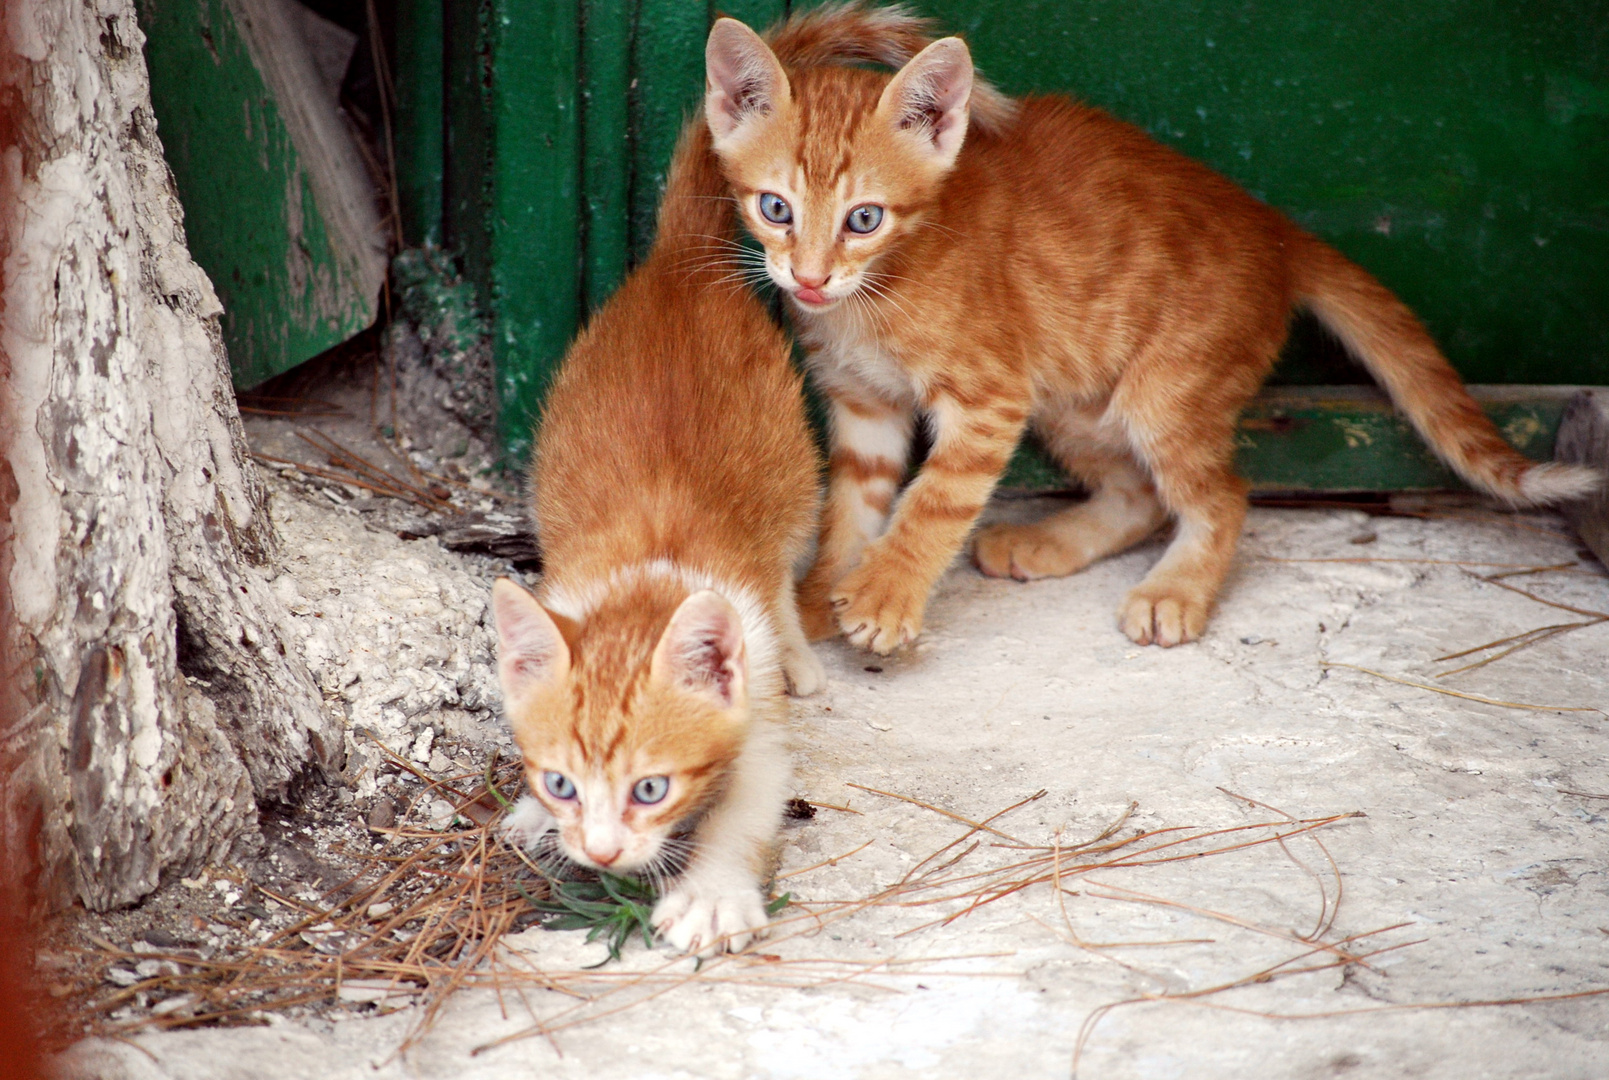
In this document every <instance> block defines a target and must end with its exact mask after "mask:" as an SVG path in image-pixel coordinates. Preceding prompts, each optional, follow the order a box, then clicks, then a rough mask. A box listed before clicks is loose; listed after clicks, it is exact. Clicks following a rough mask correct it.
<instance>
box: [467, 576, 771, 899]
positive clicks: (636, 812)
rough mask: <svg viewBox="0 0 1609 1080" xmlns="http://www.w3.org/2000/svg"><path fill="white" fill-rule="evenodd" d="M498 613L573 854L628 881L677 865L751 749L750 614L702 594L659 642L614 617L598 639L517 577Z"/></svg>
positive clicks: (543, 782)
mask: <svg viewBox="0 0 1609 1080" xmlns="http://www.w3.org/2000/svg"><path fill="white" fill-rule="evenodd" d="M493 609H494V612H495V614H496V618H497V629H498V676H499V680H500V682H501V683H502V687H503V700H504V708H505V711H506V712H507V713H508V716H509V720H510V723H511V724H512V726H513V729H514V737H515V741H516V742H518V743H519V746H520V750H521V753H522V754H523V755H524V758H525V776H526V784H527V786H528V788H529V789H530V792H531V794H533V795H534V796H536V798H537V799H539V800H541V802H542V804H543V805H544V806H545V807H546V808H547V810H548V812H549V813H551V814H552V815H553V818H554V820H555V822H556V823H557V824H558V828H559V843H560V847H561V848H562V850H563V852H564V854H565V855H566V856H567V857H569V858H570V859H572V860H574V861H575V862H577V863H580V864H581V865H583V866H588V867H591V868H593V869H596V870H609V871H611V872H614V873H627V872H633V871H644V870H650V871H651V870H655V869H664V868H665V866H666V862H667V860H668V859H670V858H671V857H672V856H674V855H677V854H679V853H680V852H679V850H678V841H677V839H676V838H677V835H678V834H679V833H683V832H686V831H687V829H688V827H689V826H690V825H691V824H692V822H693V821H695V820H696V819H697V817H698V816H699V814H700V813H701V812H702V811H703V810H704V809H705V808H706V807H707V806H709V805H710V804H711V803H712V802H714V801H715V799H716V798H717V797H718V796H719V794H720V791H721V787H722V785H723V784H724V783H725V781H726V777H727V775H728V773H729V771H730V769H731V766H732V764H733V762H734V761H735V760H736V758H737V755H738V754H739V753H740V752H741V750H742V748H743V742H744V738H745V736H746V733H747V726H748V725H747V708H746V698H745V682H746V678H747V670H746V660H745V657H744V650H743V638H742V629H741V626H740V625H739V624H738V621H737V613H736V611H735V610H733V609H732V607H731V605H730V604H729V603H727V602H726V601H725V600H724V599H722V598H721V597H720V596H718V595H716V594H715V593H713V592H701V593H695V594H694V595H693V596H691V597H688V599H687V600H686V601H684V602H683V603H682V605H681V606H680V607H679V608H677V609H676V613H675V614H674V615H673V616H672V617H671V619H670V623H669V625H668V626H666V627H665V628H664V630H663V633H662V634H660V635H659V637H658V640H657V643H656V641H655V639H654V638H653V637H652V636H646V637H645V636H644V635H643V633H642V627H641V626H639V625H635V624H633V623H632V622H631V621H630V620H629V618H628V619H625V620H622V621H621V625H619V626H615V627H611V626H610V625H609V623H610V622H611V619H612V618H613V615H612V614H611V613H607V612H606V613H602V614H599V615H597V616H596V617H595V618H594V620H593V622H594V623H596V625H589V627H588V628H587V629H586V631H584V632H582V631H580V630H579V629H578V628H576V627H574V626H573V624H566V628H565V629H561V628H560V623H561V622H564V620H562V619H558V620H556V619H555V617H554V616H553V615H551V614H550V613H549V612H547V611H546V610H545V609H543V608H542V606H541V605H540V604H538V603H537V601H536V599H535V598H534V597H532V596H531V595H530V594H529V593H527V592H526V591H525V590H524V589H521V588H520V587H519V586H517V585H514V584H513V583H512V582H509V581H507V580H503V581H499V582H498V583H497V585H496V587H495V588H494V590H493ZM663 618H664V616H663V615H661V616H660V619H661V620H663Z"/></svg>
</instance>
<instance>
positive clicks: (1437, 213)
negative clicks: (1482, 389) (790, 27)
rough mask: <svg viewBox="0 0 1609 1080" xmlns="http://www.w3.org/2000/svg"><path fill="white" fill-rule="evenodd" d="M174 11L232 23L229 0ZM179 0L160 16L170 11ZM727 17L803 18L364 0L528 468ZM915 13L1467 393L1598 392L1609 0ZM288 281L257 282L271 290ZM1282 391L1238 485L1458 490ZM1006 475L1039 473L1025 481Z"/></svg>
mask: <svg viewBox="0 0 1609 1080" xmlns="http://www.w3.org/2000/svg"><path fill="white" fill-rule="evenodd" d="M230 2H238V0H230ZM287 2H289V0H287ZM191 3H193V4H196V5H199V8H198V10H201V11H203V12H213V11H221V10H222V9H221V6H220V5H221V4H222V0H191ZM189 6H190V4H182V5H174V6H172V7H169V6H167V5H155V4H150V5H149V8H148V12H149V13H152V15H151V17H152V18H158V17H161V18H166V17H168V16H167V15H166V14H163V13H164V12H169V11H175V10H178V9H179V8H181V7H182V8H184V9H185V10H188V9H189ZM717 6H718V7H719V9H720V10H721V11H723V12H726V13H729V14H732V15H735V16H737V17H739V18H743V19H745V20H746V21H748V22H750V23H751V24H753V25H756V26H763V25H765V24H767V23H769V22H771V21H773V20H774V19H776V18H779V17H781V16H783V15H785V14H786V13H787V10H788V9H789V7H790V4H789V3H788V0H728V2H724V3H720V4H719V5H716V4H713V3H710V2H707V0H694V2H689V0H380V2H379V3H378V4H377V10H379V12H380V17H381V19H382V21H383V22H385V23H386V25H387V26H388V27H389V40H388V44H389V46H390V49H391V54H392V66H393V70H394V71H395V72H396V81H397V87H396V89H397V100H398V104H399V109H398V115H397V118H396V145H397V156H398V162H397V164H398V194H399V198H400V201H401V205H402V210H403V218H404V222H403V224H404V232H405V235H406V237H407V238H408V240H409V242H411V243H438V242H439V243H441V244H444V245H445V246H446V248H447V249H448V250H449V251H450V252H453V253H455V254H456V256H457V257H458V258H459V259H460V260H461V262H462V265H463V268H464V270H465V271H466V274H467V276H468V277H469V279H470V280H471V281H472V282H474V283H475V285H476V286H477V288H478V291H479V293H480V299H481V305H482V308H483V310H484V311H485V313H486V314H487V316H488V326H489V328H490V333H491V334H492V338H493V345H494V351H495V355H496V358H497V371H498V380H499V385H498V391H499V398H500V401H501V405H502V411H501V421H500V422H501V428H502V433H503V436H504V439H505V442H506V444H507V445H508V447H509V448H510V450H511V451H512V453H513V454H514V456H516V457H518V456H523V454H524V453H525V452H526V450H527V449H528V447H529V433H530V429H531V425H532V423H533V422H534V420H535V418H536V416H537V413H538V409H539V404H540V400H541V395H542V391H543V388H544V387H545V385H546V381H547V379H548V378H549V377H550V375H551V373H552V370H553V368H554V365H555V364H556V363H557V362H558V360H559V358H560V357H561V356H562V355H563V352H564V349H565V347H566V345H567V344H568V342H569V340H570V339H571V337H572V336H573V335H574V333H575V331H576V329H577V328H578V327H579V325H580V323H581V321H582V320H583V319H584V318H585V315H586V312H587V311H588V310H590V309H591V308H592V307H594V306H596V305H597V304H598V303H599V302H600V301H601V300H602V299H604V298H605V297H607V296H608V295H609V293H610V292H611V291H612V290H613V289H614V288H615V286H616V285H618V284H619V282H620V280H621V278H622V277H623V275H624V274H625V273H626V271H627V269H628V268H629V267H630V266H631V265H632V262H633V260H634V259H635V258H636V257H637V256H638V255H640V254H641V252H642V251H643V250H644V248H645V247H646V245H647V243H648V242H649V240H650V239H651V237H652V231H653V214H654V207H655V204H656V202H657V199H658V195H659V191H660V187H661V184H662V182H663V170H664V167H665V163H666V162H667V160H668V158H669V156H670V152H671V148H672V146H673V144H674V142H675V138H676V133H677V130H678V129H679V127H680V125H681V124H682V122H683V120H684V119H685V118H686V117H687V116H688V115H689V114H690V112H691V110H692V109H693V108H694V107H695V106H696V104H697V101H698V98H699V95H700V92H701V89H702V85H703V70H702V66H703V64H702V55H703V39H704V35H705V32H706V30H707V28H708V26H709V23H710V20H711V18H712V15H713V11H714V10H715V8H716V7H717ZM915 6H917V7H918V8H919V9H921V10H922V11H923V12H924V13H927V14H930V15H933V16H934V17H936V18H937V19H938V20H939V21H940V23H941V24H942V25H943V26H944V27H946V28H948V29H951V30H954V31H957V32H960V33H963V34H965V35H966V37H967V39H968V41H969V42H970V43H971V45H972V47H973V51H974V55H975V57H976V59H977V61H978V63H979V66H980V67H981V68H982V69H983V70H984V71H985V73H987V74H988V75H989V76H990V77H991V78H993V79H994V80H995V81H997V82H998V83H999V84H1000V85H1001V86H1003V87H1004V88H1005V89H1007V90H1008V91H1011V92H1013V93H1042V92H1054V93H1067V94H1072V95H1075V96H1078V97H1080V98H1083V99H1084V100H1087V101H1089V102H1092V103H1094V104H1097V105H1100V106H1102V107H1104V108H1107V109H1109V110H1110V111H1112V112H1113V113H1115V114H1116V115H1118V116H1121V117H1123V118H1125V119H1128V120H1131V121H1133V122H1135V123H1137V124H1139V125H1140V126H1142V127H1144V128H1145V129H1146V130H1147V131H1149V132H1150V133H1151V134H1152V135H1154V136H1155V137H1157V138H1158V139H1161V140H1162V141H1164V142H1166V143H1168V144H1169V145H1172V146H1175V147H1177V148H1178V149H1180V150H1181V151H1183V152H1184V153H1187V154H1190V155H1192V156H1194V157H1197V158H1200V159H1201V160H1204V161H1206V162H1208V163H1210V164H1211V165H1213V166H1214V167H1216V168H1218V169H1220V170H1221V171H1223V172H1225V173H1226V174H1228V175H1229V176H1231V177H1232V178H1234V179H1235V180H1237V181H1239V182H1240V183H1241V184H1243V185H1244V186H1246V187H1247V188H1248V189H1249V190H1250V191H1252V192H1253V193H1254V194H1255V195H1257V196H1258V197H1259V198H1262V199H1264V200H1266V201H1268V202H1269V203H1271V204H1273V205H1275V206H1278V207H1280V208H1281V209H1283V210H1285V211H1286V212H1287V213H1289V214H1290V215H1291V216H1292V217H1293V218H1295V219H1296V220H1297V221H1298V222H1300V223H1301V224H1303V225H1304V226H1306V227H1308V228H1310V229H1311V230H1313V231H1314V232H1316V233H1318V234H1319V235H1320V236H1323V237H1324V238H1326V239H1327V240H1329V241H1330V242H1332V243H1334V244H1335V245H1336V246H1338V247H1339V248H1341V250H1343V251H1345V252H1346V253H1347V254H1348V255H1350V256H1352V257H1353V258H1354V259H1356V260H1357V261H1359V262H1360V263H1362V264H1363V265H1364V266H1366V267H1367V268H1369V269H1370V270H1371V271H1372V272H1374V273H1375V274H1376V275H1377V276H1379V277H1380V278H1381V279H1382V280H1383V281H1384V282H1385V283H1386V284H1387V285H1389V286H1390V287H1391V288H1393V289H1395V290H1396V291H1397V292H1398V293H1399V294H1400V295H1401V296H1402V297H1403V298H1404V299H1405V300H1406V301H1407V302H1408V303H1409V304H1410V305H1412V306H1413V307H1414V309H1415V310H1416V311H1418V312H1419V313H1420V315H1421V316H1422V317H1423V318H1424V319H1425V321H1426V322H1427V324H1428V325H1429V326H1430V327H1431V329H1432V331H1433V332H1434V333H1435V334H1436V336H1437V338H1438V340H1439V341H1440V342H1441V343H1442V345H1443V347H1444V349H1445V350H1446V352H1447V354H1448V355H1449V357H1450V358H1451V359H1452V361H1453V363H1454V364H1455V365H1456V366H1457V367H1458V368H1459V370H1460V371H1461V372H1462V373H1463V374H1464V376H1465V378H1466V379H1467V380H1469V381H1470V382H1473V383H1487V384H1500V385H1505V386H1513V385H1526V384H1541V385H1553V386H1557V385H1562V384H1604V383H1609V273H1606V272H1605V271H1604V269H1603V268H1604V267H1606V266H1609V0H1534V2H1530V3H1523V4H1519V3H1513V2H1512V0H1509V2H1500V0H1419V2H1416V3H1411V4H1403V3H1401V2H1400V0H1352V2H1351V3H1347V4H1334V3H1331V2H1329V0H1285V2H1282V3H1279V4H1258V3H1250V2H1236V3H1205V2H1201V0H986V2H978V0H918V2H917V4H916V5H915ZM209 17H216V16H209ZM154 42H155V35H153V43H154ZM190 48H191V51H192V52H195V51H197V50H198V49H199V48H200V46H199V45H196V44H195V43H191V45H190ZM151 59H152V68H153V79H154V80H155V81H156V82H157V83H158V84H161V83H162V82H163V80H164V79H168V80H170V81H171V79H172V78H173V75H172V73H171V72H168V73H164V72H163V71H162V70H159V69H160V68H162V67H163V65H164V64H172V63H178V62H180V61H179V60H163V59H162V58H161V57H160V56H159V55H158V54H157V52H156V51H155V47H154V44H153V51H152V56H151ZM183 63H187V64H192V65H194V64H199V63H200V61H199V59H197V58H196V57H190V58H186V59H183ZM198 85H199V84H198ZM209 92H210V91H209ZM163 123H164V130H163V133H164V137H165V138H166V137H167V136H168V135H169V127H168V121H167V120H166V119H165V118H164V120H163ZM172 152H173V151H172V150H171V149H170V153H172ZM184 187H185V180H184V174H183V171H182V170H181V191H183V189H184ZM278 190H281V191H289V190H291V188H289V187H286V186H284V185H281V187H280V189H278ZM185 198H186V204H187V207H189V208H190V221H191V236H192V242H193V244H195V245H196V247H197V249H198V252H199V251H200V250H202V249H203V248H204V247H206V245H209V244H217V243H218V242H219V241H218V239H217V237H216V236H213V235H211V234H210V233H209V229H212V226H208V225H206V224H205V222H204V220H203V219H204V218H205V216H206V214H207V213H210V211H209V210H206V209H205V208H202V209H201V210H199V211H198V209H197V208H194V207H190V195H189V194H188V193H186V194H185ZM276 198H278V199H280V201H281V202H283V196H276V195H273V194H272V193H268V192H266V191H265V192H264V193H262V194H261V196H260V199H259V197H258V196H256V195H254V196H253V197H252V201H253V202H258V201H260V202H261V203H262V206H263V207H267V208H269V209H272V208H273V207H274V205H275V203H274V199H276ZM212 201H213V203H214V204H218V203H221V202H222V200H219V199H213V200H212ZM276 212H277V211H276ZM214 231H216V230H214ZM270 254H272V253H270ZM265 258H266V257H265ZM267 261H269V262H271V261H272V260H271V258H268V259H267ZM282 287H283V286H282V285H281V284H279V283H277V282H276V281H274V280H269V279H264V280H263V281H262V282H261V283H260V289H259V291H260V292H261V291H263V290H273V289H276V288H282ZM1275 381H1276V382H1280V383H1284V384H1287V385H1290V384H1295V385H1298V386H1300V385H1308V386H1335V385H1337V384H1355V383H1360V382H1366V381H1367V380H1366V378H1365V376H1364V375H1363V374H1362V372H1361V371H1360V369H1358V368H1357V367H1356V366H1354V365H1352V364H1351V363H1350V362H1349V361H1347V359H1346V358H1345V357H1344V356H1343V355H1342V354H1341V353H1340V350H1339V349H1338V347H1337V346H1335V344H1334V343H1333V342H1331V341H1329V340H1328V339H1327V338H1326V336H1325V335H1324V334H1322V333H1321V332H1319V331H1318V330H1317V329H1316V328H1315V327H1313V326H1311V325H1309V324H1304V323H1298V324H1297V326H1296V328H1295V333H1294V334H1293V339H1292V345H1291V347H1290V348H1289V349H1288V350H1287V356H1286V358H1285V359H1284V360H1283V361H1282V363H1281V365H1280V368H1279V371H1278V372H1277V373H1276V378H1275ZM1295 393H1296V392H1295V391H1291V390H1286V391H1282V392H1281V394H1277V395H1274V396H1273V397H1271V398H1270V399H1268V400H1267V401H1265V402H1263V403H1261V404H1260V405H1259V407H1258V410H1257V411H1256V414H1255V415H1253V416H1251V417H1249V420H1250V424H1249V426H1246V427H1245V428H1244V430H1243V432H1242V435H1243V443H1244V444H1245V445H1244V450H1245V453H1244V455H1243V458H1242V465H1243V467H1244V469H1245V471H1246V472H1247V474H1248V476H1249V477H1250V478H1251V479H1253V481H1254V482H1256V483H1260V484H1263V485H1265V486H1269V485H1278V486H1303V485H1304V484H1308V485H1311V486H1326V487H1332V486H1335V485H1336V484H1337V483H1344V478H1345V477H1347V476H1349V475H1357V476H1362V475H1368V476H1370V477H1371V480H1370V483H1371V484H1378V483H1380V482H1382V481H1381V477H1382V476H1383V477H1386V478H1390V477H1391V476H1393V475H1395V477H1396V482H1398V483H1400V484H1402V485H1405V486H1424V485H1426V484H1442V483H1445V482H1446V477H1445V474H1439V473H1436V472H1435V470H1434V469H1433V468H1432V467H1431V466H1430V464H1429V459H1428V458H1426V457H1424V456H1423V455H1420V457H1421V459H1422V460H1421V461H1420V463H1419V464H1418V465H1414V466H1412V467H1411V468H1410V467H1408V465H1407V464H1406V458H1405V457H1404V455H1405V454H1406V451H1405V450H1400V449H1392V450H1389V451H1387V450H1383V449H1379V448H1380V447H1383V446H1392V447H1402V446H1411V445H1412V443H1411V440H1410V442H1408V443H1403V442H1402V441H1401V440H1400V439H1397V438H1395V437H1393V438H1392V439H1372V440H1359V439H1352V440H1350V441H1349V440H1347V439H1344V438H1342V439H1339V440H1337V439H1335V438H1331V437H1330V436H1329V435H1325V436H1324V437H1323V438H1320V437H1319V436H1318V434H1316V433H1317V432H1319V431H1321V430H1322V431H1325V432H1328V431H1330V430H1331V428H1333V427H1335V425H1329V426H1326V425H1325V424H1315V423H1310V422H1308V421H1310V420H1314V419H1315V418H1316V417H1318V416H1321V415H1328V414H1327V413H1325V410H1330V411H1331V412H1334V413H1335V415H1336V416H1337V417H1338V418H1339V419H1338V420H1337V423H1339V424H1340V425H1341V426H1342V427H1345V424H1347V423H1352V422H1353V421H1356V424H1354V427H1355V428H1356V430H1359V431H1362V430H1368V429H1370V425H1372V424H1376V423H1383V424H1386V425H1388V426H1389V425H1390V424H1392V423H1393V421H1392V419H1391V414H1390V412H1389V410H1383V409H1381V408H1380V407H1379V406H1378V405H1377V404H1373V403H1371V404H1369V406H1368V409H1367V410H1364V412H1367V415H1364V414H1363V413H1360V412H1359V411H1358V410H1360V409H1363V404H1358V402H1367V398H1366V396H1365V397H1363V398H1360V397H1358V395H1357V393H1356V392H1348V393H1331V392H1328V391H1323V390H1316V391H1312V392H1310V393H1308V394H1307V396H1306V397H1305V398H1301V401H1299V402H1298V401H1297V400H1296V398H1297V397H1300V396H1301V395H1299V394H1297V395H1296V397H1293V396H1292V395H1293V394H1295ZM1281 395H1282V396H1281ZM1514 397H1515V392H1500V393H1497V394H1496V397H1494V398H1493V402H1494V404H1493V406H1492V407H1493V408H1494V409H1498V410H1501V409H1512V408H1513V407H1515V405H1514ZM1556 397H1557V394H1556V393H1538V394H1529V395H1527V394H1525V393H1520V398H1521V399H1524V400H1527V401H1532V402H1533V404H1534V405H1535V408H1534V409H1533V414H1534V417H1539V418H1540V419H1538V420H1537V421H1536V422H1537V423H1539V424H1541V429H1540V434H1537V435H1536V437H1534V438H1532V439H1531V440H1530V441H1529V443H1528V448H1529V450H1530V451H1531V452H1534V453H1544V452H1546V450H1547V447H1548V445H1549V443H1550V438H1551V431H1550V429H1549V427H1548V424H1549V421H1548V420H1547V417H1548V416H1549V415H1552V411H1553V410H1555V406H1554V405H1551V404H1549V403H1548V402H1550V401H1553V400H1554V399H1556ZM1276 398H1277V400H1275V399H1276ZM1348 402H1352V403H1353V404H1348ZM1537 403H1540V404H1537ZM1292 410H1295V411H1294V412H1293V411H1292ZM1314 410H1318V412H1317V413H1315V412H1314ZM1370 410H1372V411H1370ZM1298 413H1300V414H1301V415H1300V416H1297V414H1298ZM1533 414H1528V415H1533ZM1504 415H1505V416H1507V415H1508V414H1507V413H1504ZM1302 417H1305V418H1306V419H1305V420H1302ZM1349 418H1350V419H1349ZM1298 420H1301V422H1298ZM1287 421H1289V422H1287ZM1505 422H1508V421H1505ZM1358 425H1361V426H1358ZM1521 426H1522V427H1524V426H1525V425H1521ZM1336 430H1339V428H1337V429H1336ZM1396 430H1397V433H1398V434H1399V435H1400V434H1401V429H1400V426H1399V427H1398V429H1396ZM1515 430H1516V431H1518V430H1519V429H1518V428H1516V429H1515ZM1526 430H1529V428H1527V429H1526ZM1302 433H1306V434H1302ZM1304 439H1305V440H1307V441H1306V442H1304V441H1303V440H1304ZM1292 440H1295V441H1292ZM1353 443H1356V444H1358V445H1352V444H1353ZM1359 455H1362V457H1368V456H1370V455H1373V456H1374V457H1375V458H1377V459H1378V458H1382V456H1384V457H1385V459H1387V460H1385V471H1384V472H1382V471H1381V469H1380V468H1376V467H1375V466H1378V465H1379V464H1380V461H1375V462H1374V463H1373V464H1371V465H1369V467H1368V468H1353V467H1352V466H1351V465H1349V462H1352V461H1354V460H1361V459H1360V458H1359ZM1309 459H1310V460H1309ZM1398 459H1402V462H1403V463H1402V467H1401V468H1400V469H1398V471H1397V473H1395V474H1393V473H1392V471H1391V470H1392V468H1394V467H1395V466H1394V465H1393V462H1394V461H1397V460H1398ZM1293 461H1294V462H1295V464H1294V466H1293V465H1292V462H1293ZM1304 462H1305V463H1304ZM1031 464H1032V463H1031V462H1030V461H1027V460H1026V459H1025V461H1024V467H1025V468H1026V467H1027V466H1029V465H1031ZM1276 465H1277V466H1278V467H1277V468H1276V467H1275V466H1276ZM1019 478H1020V479H1024V480H1028V481H1032V482H1042V481H1043V480H1044V478H1045V477H1044V474H1043V472H1042V471H1041V472H1038V473H1035V472H1033V471H1032V469H1029V471H1027V472H1021V473H1019ZM1337 478H1341V479H1337Z"/></svg>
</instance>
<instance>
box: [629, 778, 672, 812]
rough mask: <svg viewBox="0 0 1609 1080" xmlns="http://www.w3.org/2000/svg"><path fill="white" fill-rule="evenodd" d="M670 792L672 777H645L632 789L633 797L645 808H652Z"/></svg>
mask: <svg viewBox="0 0 1609 1080" xmlns="http://www.w3.org/2000/svg"><path fill="white" fill-rule="evenodd" d="M669 792H670V777H668V776H645V777H643V778H642V779H641V780H639V781H637V783H636V784H635V785H633V787H632V789H631V797H632V799H633V800H635V801H636V802H640V803H642V804H643V805H644V806H652V805H654V803H656V802H659V801H661V800H662V799H664V797H665V796H666V795H667V794H668V793H669Z"/></svg>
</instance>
